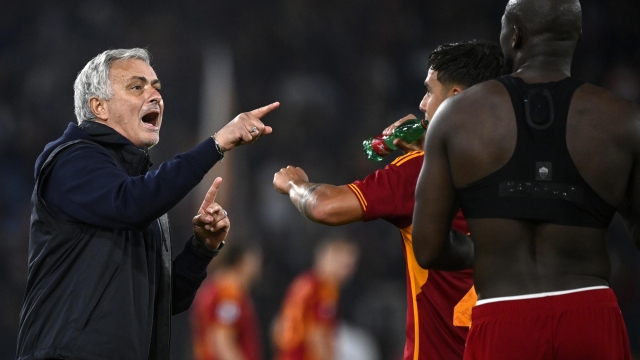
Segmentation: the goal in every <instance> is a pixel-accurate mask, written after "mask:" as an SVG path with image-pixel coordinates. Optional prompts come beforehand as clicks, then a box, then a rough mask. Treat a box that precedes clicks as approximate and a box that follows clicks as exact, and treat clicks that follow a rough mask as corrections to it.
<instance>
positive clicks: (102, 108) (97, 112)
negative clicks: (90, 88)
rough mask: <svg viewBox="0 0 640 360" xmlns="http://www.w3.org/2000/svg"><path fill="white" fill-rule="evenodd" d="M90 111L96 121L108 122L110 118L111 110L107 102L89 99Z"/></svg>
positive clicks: (95, 98)
mask: <svg viewBox="0 0 640 360" xmlns="http://www.w3.org/2000/svg"><path fill="white" fill-rule="evenodd" d="M89 109H91V112H92V113H93V115H94V116H95V117H96V120H102V121H107V119H108V118H109V116H108V115H109V110H108V108H107V102H106V101H104V100H102V99H99V98H97V97H95V96H94V97H92V98H90V99H89Z"/></svg>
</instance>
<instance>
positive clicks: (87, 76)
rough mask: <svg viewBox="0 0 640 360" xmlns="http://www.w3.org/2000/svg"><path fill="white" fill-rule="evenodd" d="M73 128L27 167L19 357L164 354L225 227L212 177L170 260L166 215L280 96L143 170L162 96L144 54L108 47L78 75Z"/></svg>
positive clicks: (253, 131)
mask: <svg viewBox="0 0 640 360" xmlns="http://www.w3.org/2000/svg"><path fill="white" fill-rule="evenodd" d="M74 92H75V113H76V117H77V122H78V124H77V125H76V124H74V123H71V124H69V126H68V127H67V130H66V131H65V132H64V134H63V135H62V136H61V137H60V138H59V139H57V140H55V141H53V142H51V143H49V144H48V145H47V146H46V147H45V149H44V151H43V152H42V154H40V156H39V158H38V160H37V161H36V166H35V187H34V190H33V195H32V199H31V202H32V214H31V230H30V231H31V232H30V238H29V277H28V280H27V289H26V294H25V298H24V302H23V306H22V311H21V314H20V332H19V335H18V348H17V358H18V359H46V358H56V359H61V358H62V359H145V358H148V359H168V358H169V340H170V326H171V315H172V314H177V313H179V312H182V311H184V310H186V309H187V308H188V307H189V306H190V305H191V302H192V301H193V298H194V296H195V293H196V290H197V289H198V287H199V286H200V284H201V283H202V281H203V280H204V278H205V277H206V267H207V265H208V264H209V262H210V261H211V259H212V258H213V257H214V256H215V255H217V253H218V251H219V250H220V249H221V248H222V246H223V245H224V242H223V240H224V239H225V238H226V236H227V233H228V231H229V227H230V222H229V219H228V217H227V213H226V211H224V210H223V209H222V208H221V207H220V205H218V204H217V203H216V202H215V197H216V193H217V191H218V188H219V187H220V183H221V181H222V179H220V178H217V179H216V180H215V181H214V183H213V185H212V186H211V188H210V189H209V191H208V192H207V194H206V196H205V199H204V202H203V204H202V206H201V207H200V209H199V210H198V212H197V215H196V216H195V217H194V218H193V227H194V236H193V237H192V238H191V239H190V240H189V241H188V242H187V243H186V244H185V247H184V250H183V251H182V252H181V253H180V254H179V255H178V256H177V257H176V258H175V260H173V261H172V256H171V239H170V233H169V223H168V220H167V217H166V212H167V211H169V210H170V209H171V208H173V207H174V206H175V205H176V204H177V203H178V202H179V201H180V200H182V199H183V198H184V197H185V196H186V195H187V194H188V193H189V192H190V191H191V190H192V189H193V188H194V187H195V186H196V185H198V183H199V182H200V181H201V180H202V179H203V177H204V175H205V174H206V173H207V172H208V171H209V170H210V169H211V168H212V167H213V166H214V165H215V164H216V162H218V161H220V160H222V158H223V157H224V153H225V152H226V151H229V150H231V149H233V148H234V147H236V146H239V145H243V144H249V143H251V142H253V141H255V140H257V139H258V137H260V136H261V135H263V134H264V135H266V134H270V133H271V131H272V129H271V127H269V126H265V125H264V124H263V123H262V122H261V120H260V119H261V118H262V117H263V116H265V115H266V114H267V113H269V112H270V111H272V110H274V109H275V108H277V107H278V106H279V104H278V103H273V104H271V105H268V106H265V107H262V108H259V109H256V110H253V111H250V112H246V113H242V114H240V115H238V116H237V117H236V118H235V119H233V120H232V121H230V122H229V123H228V124H227V125H225V126H224V127H223V128H222V129H220V130H219V131H218V132H217V133H216V134H214V135H213V136H211V137H209V138H207V139H206V140H205V141H203V142H202V143H201V144H200V145H198V146H196V147H195V148H194V149H192V150H191V151H189V152H186V153H182V154H178V155H177V156H176V157H175V158H174V159H173V160H171V161H167V162H165V163H163V164H161V165H160V167H159V168H158V169H157V170H153V171H149V167H150V165H151V163H150V161H149V155H148V149H149V148H150V147H152V146H154V145H155V144H157V143H158V141H159V132H160V126H161V124H162V115H163V112H164V103H163V100H162V96H161V94H160V80H158V78H157V76H156V74H155V72H154V70H153V68H152V67H151V66H150V59H149V53H148V52H147V51H146V50H145V49H118V50H108V51H105V52H103V53H101V54H99V55H98V56H96V57H95V58H94V59H92V60H91V61H90V62H89V63H88V64H87V65H86V66H85V68H84V69H83V70H82V71H81V72H80V73H79V74H78V77H77V79H76V82H75V85H74Z"/></svg>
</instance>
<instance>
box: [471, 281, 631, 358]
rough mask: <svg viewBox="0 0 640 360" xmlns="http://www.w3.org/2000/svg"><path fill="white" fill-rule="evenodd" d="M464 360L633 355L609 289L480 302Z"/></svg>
mask: <svg viewBox="0 0 640 360" xmlns="http://www.w3.org/2000/svg"><path fill="white" fill-rule="evenodd" d="M471 318H472V323H471V329H470V330H469V335H468V336H467V343H466V348H465V353H464V359H465V360H485V359H491V360H501V359H504V360H513V359H532V360H533V359H536V360H538V359H594V360H595V359H606V360H618V359H621V360H622V359H624V360H630V359H631V351H630V349H629V337H628V335H627V330H626V328H625V326H624V321H623V319H622V314H621V313H620V308H619V307H618V302H617V300H616V296H615V295H614V293H613V291H612V290H611V289H599V290H585V291H579V292H574V293H570V294H564V295H555V296H547V297H541V298H533V299H524V300H505V301H497V302H491V303H487V304H483V305H478V306H476V307H474V308H473V310H472V315H471Z"/></svg>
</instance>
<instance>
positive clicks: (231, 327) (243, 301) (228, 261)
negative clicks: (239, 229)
mask: <svg viewBox="0 0 640 360" xmlns="http://www.w3.org/2000/svg"><path fill="white" fill-rule="evenodd" d="M225 251H226V253H225V254H224V255H225V256H224V257H222V256H221V259H220V260H221V262H220V263H218V264H217V265H219V266H220V267H219V268H217V269H215V270H213V272H212V274H211V275H210V276H209V277H208V279H207V280H206V281H205V283H204V284H203V285H202V287H201V288H200V290H199V291H198V294H197V295H196V298H195V300H194V303H193V311H192V313H191V323H192V327H193V353H194V359H195V360H262V359H263V356H262V341H261V339H260V331H259V324H258V319H257V316H256V313H255V310H254V306H253V302H252V300H251V297H250V295H249V290H250V287H251V285H252V284H253V283H254V282H255V280H256V279H257V278H258V276H259V274H260V268H261V266H262V255H261V251H260V249H259V248H258V247H257V246H250V245H247V244H243V243H238V242H233V243H231V244H229V245H228V246H227V249H225Z"/></svg>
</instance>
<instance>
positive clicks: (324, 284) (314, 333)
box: [273, 237, 359, 360]
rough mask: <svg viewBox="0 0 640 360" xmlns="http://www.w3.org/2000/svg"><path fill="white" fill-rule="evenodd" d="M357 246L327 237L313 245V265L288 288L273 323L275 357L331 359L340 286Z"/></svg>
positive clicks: (352, 263) (349, 270)
mask: <svg viewBox="0 0 640 360" xmlns="http://www.w3.org/2000/svg"><path fill="white" fill-rule="evenodd" d="M358 253H359V252H358V248H357V247H356V245H355V244H354V243H352V242H351V241H350V240H348V239H345V238H342V237H329V238H326V239H324V240H323V241H321V242H320V243H319V244H318V246H316V249H315V254H314V264H313V268H312V269H311V270H309V271H307V272H304V273H302V274H300V275H298V276H297V277H296V278H295V279H294V280H293V282H292V283H291V285H290V286H289V289H288V290H287V294H286V295H285V298H284V300H283V302H282V308H281V310H280V313H279V314H278V315H277V316H276V319H275V321H274V326H273V341H274V344H275V348H276V354H275V359H276V360H333V359H335V353H336V346H335V342H336V331H337V320H338V300H339V297H340V287H341V286H342V284H344V282H345V281H347V280H348V279H349V278H350V277H351V275H352V273H353V271H354V270H355V267H356V263H357V260H358Z"/></svg>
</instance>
